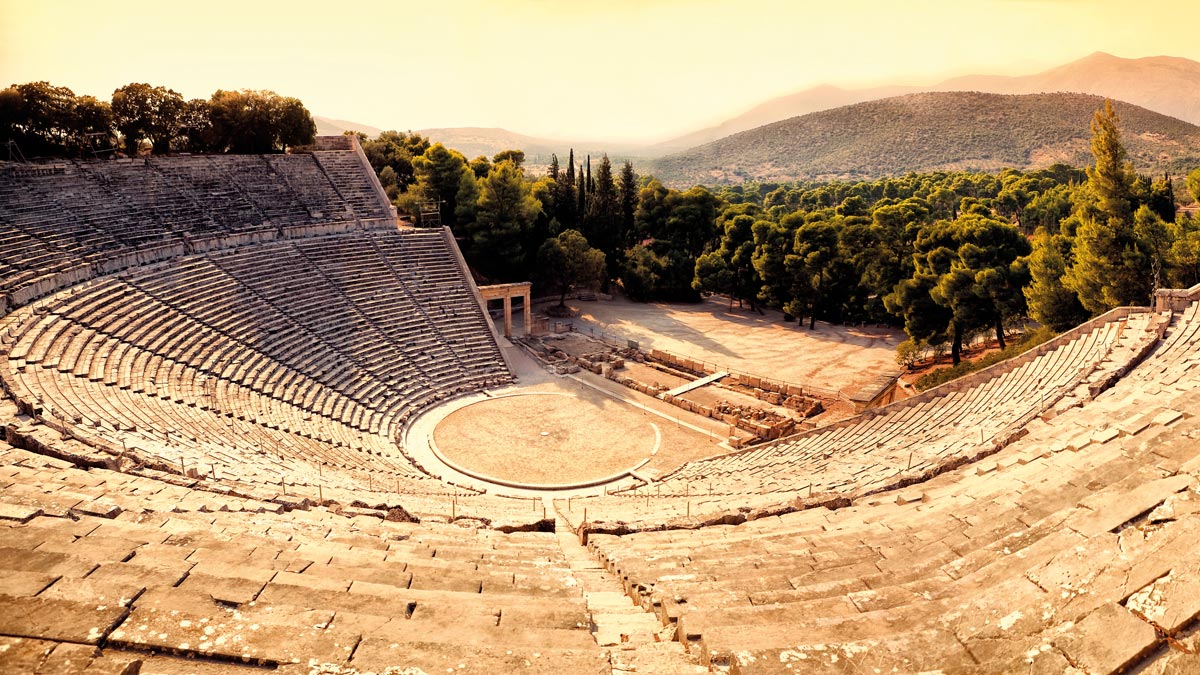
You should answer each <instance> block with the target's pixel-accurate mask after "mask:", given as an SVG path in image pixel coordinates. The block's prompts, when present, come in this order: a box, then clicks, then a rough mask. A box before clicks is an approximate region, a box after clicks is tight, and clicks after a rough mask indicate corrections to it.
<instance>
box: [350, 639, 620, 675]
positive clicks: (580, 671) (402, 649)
mask: <svg viewBox="0 0 1200 675" xmlns="http://www.w3.org/2000/svg"><path fill="white" fill-rule="evenodd" d="M414 638H416V636H414ZM351 665H353V666H355V667H356V668H358V669H359V670H360V671H365V670H374V671H376V672H383V671H384V670H385V669H386V668H388V667H390V666H399V667H402V668H420V669H421V670H422V671H424V672H428V673H447V672H453V673H455V675H458V674H460V673H461V674H462V675H493V674H494V673H517V674H519V675H560V674H562V673H570V674H571V675H611V673H612V666H611V665H610V664H609V660H608V657H607V655H605V654H604V653H603V652H601V651H600V648H599V647H596V648H595V650H583V649H569V650H561V649H541V648H528V647H515V648H506V647H502V646H500V647H485V646H469V647H466V646H461V645H445V644H440V643H436V642H422V641H420V640H419V639H414V640H412V641H402V640H391V639H379V638H366V639H364V640H363V641H362V643H361V644H360V645H359V646H358V649H356V650H355V651H354V659H353V660H352V661H351Z"/></svg>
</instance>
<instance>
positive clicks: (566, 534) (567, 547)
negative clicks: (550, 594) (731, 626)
mask: <svg viewBox="0 0 1200 675" xmlns="http://www.w3.org/2000/svg"><path fill="white" fill-rule="evenodd" d="M546 501H547V503H546V507H547V509H553V504H552V503H551V502H550V501H549V500H546ZM555 531H556V532H557V533H558V542H559V545H560V546H561V547H562V551H563V557H564V558H565V559H566V561H567V563H568V564H569V565H570V567H571V573H572V575H574V577H575V580H576V582H577V583H578V584H579V587H580V590H581V591H582V593H583V598H584V601H585V603H586V604H587V611H588V614H590V615H591V619H592V636H593V637H594V638H596V644H598V645H599V646H600V648H601V649H603V650H605V651H606V652H607V653H608V656H609V659H610V661H611V663H612V672H613V675H627V674H629V673H654V674H655V675H691V674H694V673H707V672H709V671H708V669H707V668H705V667H703V666H701V665H698V664H697V663H696V662H695V661H694V660H692V659H691V658H689V656H688V654H687V652H686V651H685V650H684V648H683V645H682V644H681V643H679V642H676V641H675V627H674V626H666V627H664V626H663V624H662V622H661V621H660V620H659V619H658V617H657V616H655V615H654V614H651V613H648V612H646V611H644V610H643V609H642V608H641V607H639V606H637V605H635V604H634V603H633V600H632V599H630V597H629V596H628V595H626V594H625V591H624V589H623V587H622V584H621V580H620V579H619V578H617V577H616V576H614V575H613V574H611V573H610V572H609V571H608V570H607V569H605V567H604V565H603V564H601V563H600V561H599V560H597V559H596V557H595V556H594V555H592V554H591V552H589V551H588V550H587V548H586V547H584V546H583V545H582V544H580V543H579V538H578V537H577V536H576V535H575V533H574V532H573V531H572V530H571V527H570V525H568V524H567V522H566V521H565V520H564V519H563V518H562V517H561V516H559V517H558V519H557V522H556V524H555Z"/></svg>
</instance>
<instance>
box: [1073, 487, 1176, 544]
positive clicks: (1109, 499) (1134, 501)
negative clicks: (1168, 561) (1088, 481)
mask: <svg viewBox="0 0 1200 675" xmlns="http://www.w3.org/2000/svg"><path fill="white" fill-rule="evenodd" d="M1195 481H1196V479H1195V478H1194V477H1192V476H1188V475H1179V476H1168V477H1166V478H1161V479H1159V480H1153V481H1150V482H1148V483H1144V484H1142V485H1139V486H1138V487H1136V488H1134V489H1133V490H1128V491H1123V492H1113V493H1112V494H1111V495H1108V496H1106V497H1104V498H1102V499H1100V498H1097V499H1094V500H1093V503H1092V505H1093V506H1094V507H1095V510H1093V511H1092V512H1090V513H1086V512H1085V513H1081V514H1078V515H1075V516H1072V517H1071V518H1069V519H1068V520H1067V522H1066V525H1067V527H1069V528H1071V529H1072V530H1075V531H1076V532H1078V533H1080V534H1082V535H1085V536H1094V535H1098V534H1101V533H1103V532H1108V531H1110V530H1112V529H1114V528H1116V527H1119V526H1120V525H1122V524H1123V523H1126V522H1128V521H1129V520H1131V519H1133V518H1135V517H1137V516H1138V515H1139V514H1142V513H1145V512H1146V511H1149V510H1150V509H1153V508H1154V507H1155V506H1157V505H1158V504H1159V503H1161V502H1162V501H1163V500H1165V499H1166V498H1167V497H1170V496H1171V495H1172V494H1174V493H1176V492H1179V491H1180V490H1184V489H1187V488H1188V487H1190V486H1191V485H1192V484H1193V483H1195ZM1094 497H1095V496H1094Z"/></svg>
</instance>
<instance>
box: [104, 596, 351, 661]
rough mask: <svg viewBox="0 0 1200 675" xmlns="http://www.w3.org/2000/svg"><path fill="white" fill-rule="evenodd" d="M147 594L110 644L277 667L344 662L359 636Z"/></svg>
mask: <svg viewBox="0 0 1200 675" xmlns="http://www.w3.org/2000/svg"><path fill="white" fill-rule="evenodd" d="M192 595H195V594H192ZM151 597H152V599H151V600H148V601H147V602H145V603H143V602H141V601H139V602H137V603H135V605H134V609H133V612H132V613H131V614H130V615H129V617H128V618H126V619H125V621H123V622H122V623H121V625H120V626H118V627H117V628H116V629H115V630H114V631H113V632H112V634H111V635H109V638H108V641H109V644H111V645H117V646H122V647H127V648H133V649H146V648H153V649H161V650H163V651H167V652H171V653H175V654H184V655H192V654H194V655H198V656H203V657H208V658H225V659H233V660H238V661H243V662H246V663H260V664H267V665H275V664H286V663H301V662H307V661H308V660H309V659H316V660H318V661H320V662H329V663H345V662H346V661H347V659H349V658H350V654H351V653H353V651H354V647H355V645H357V644H358V641H359V637H360V636H359V635H358V633H348V632H344V631H336V630H326V629H325V627H324V625H323V624H315V625H307V624H305V625H299V624H295V625H281V624H275V623H266V622H260V621H259V620H258V619H257V618H256V617H254V616H253V615H243V614H242V613H241V612H239V611H238V610H236V609H232V608H228V607H221V606H218V605H217V604H216V603H215V602H211V600H210V601H208V602H207V603H206V602H205V601H204V599H203V598H201V597H185V596H183V595H181V594H179V593H171V592H169V591H161V592H160V591H156V592H155V594H154V595H153V596H151ZM176 600H180V601H181V602H176Z"/></svg>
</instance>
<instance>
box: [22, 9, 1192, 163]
mask: <svg viewBox="0 0 1200 675" xmlns="http://www.w3.org/2000/svg"><path fill="white" fill-rule="evenodd" d="M1198 36H1200V2H1196V1H1195V0H1167V1H1165V2H1157V3H1150V2H1142V3H1131V2H1128V0H1121V1H1116V0H1097V1H1089V0H903V1H901V0H829V1H827V2H807V1H805V0H791V1H788V0H596V1H593V0H431V1H424V2H412V1H409V0H391V1H389V2H366V1H363V0H344V1H341V2H337V1H330V0H326V1H324V2H319V3H317V2H311V1H309V0H296V1H294V2H287V3H283V2H258V1H257V0H241V1H233V0H209V1H208V2H171V1H169V0H130V1H112V2H96V1H95V0H87V1H82V0H71V1H67V0H0V86H6V85H8V84H12V83H23V82H30V81H35V80H48V81H50V82H52V83H54V84H57V85H65V86H68V87H70V88H71V89H73V90H74V91H75V93H76V94H91V95H94V96H97V97H98V98H105V99H106V98H108V97H110V96H111V94H112V90H113V89H115V88H117V87H120V86H122V85H124V84H128V83H129V82H149V83H151V84H156V85H165V86H167V87H170V88H172V89H175V90H176V91H179V92H180V93H182V94H183V95H184V96H186V97H188V98H195V97H201V98H208V96H209V95H211V94H212V92H213V91H215V90H216V89H221V88H224V89H241V88H253V89H271V90H274V91H276V92H278V93H280V94H284V95H288V96H296V97H298V98H300V99H301V100H303V101H304V103H305V104H306V105H307V107H308V109H309V110H310V111H311V112H312V113H313V114H316V115H325V116H327V117H334V118H341V119H347V120H353V121H356V122H360V123H364V124H368V125H372V126H376V127H380V128H385V129H388V128H396V129H401V130H404V129H422V128H429V127H452V126H488V127H492V126H495V127H504V128H506V129H510V130H512V131H517V132H520V133H525V134H530V135H536V136H549V137H557V138H568V139H573V140H580V139H622V140H662V139H665V138H668V137H671V136H676V135H679V134H682V133H686V132H688V131H692V130H695V129H697V128H699V127H703V126H708V125H711V124H714V123H717V122H720V121H722V120H724V119H727V118H729V117H732V116H734V115H736V114H738V113H740V112H743V111H745V110H746V109H748V108H750V107H753V106H754V105H755V104H757V103H760V102H762V101H764V100H766V99H768V98H771V97H774V96H779V95H782V94H787V93H791V92H794V91H797V90H800V89H804V88H807V87H810V86H814V85H817V84H834V85H838V86H843V87H855V86H868V85H876V84H885V83H886V84H913V85H929V84H933V83H935V82H937V81H939V80H942V79H945V78H946V77H948V76H953V75H962V74H969V73H984V74H1006V75H1023V74H1028V73H1033V72H1037V71H1039V70H1044V69H1046V68H1050V67H1053V66H1057V65H1060V64H1063V63H1066V62H1068V61H1072V60H1075V59H1078V58H1082V57H1084V56H1086V55H1088V54H1090V53H1092V52H1095V51H1106V52H1109V53H1112V54H1116V55H1117V56H1122V57H1127V58H1135V57H1142V56H1157V55H1168V56H1181V57H1186V58H1190V59H1194V60H1198V61H1200V37H1198Z"/></svg>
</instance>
